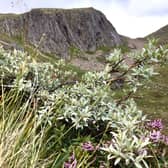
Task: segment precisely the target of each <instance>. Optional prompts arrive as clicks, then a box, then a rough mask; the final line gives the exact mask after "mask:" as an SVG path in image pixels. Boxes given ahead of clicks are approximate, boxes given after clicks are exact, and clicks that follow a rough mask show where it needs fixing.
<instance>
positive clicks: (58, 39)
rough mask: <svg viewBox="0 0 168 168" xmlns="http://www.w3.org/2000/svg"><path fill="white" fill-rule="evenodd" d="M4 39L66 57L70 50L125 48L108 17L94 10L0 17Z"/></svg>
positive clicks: (47, 10)
mask: <svg viewBox="0 0 168 168" xmlns="http://www.w3.org/2000/svg"><path fill="white" fill-rule="evenodd" d="M1 36H8V37H13V38H17V39H20V41H22V42H24V43H27V44H31V45H33V46H39V49H40V50H41V51H42V52H45V53H50V54H56V55H58V56H62V57H67V56H68V55H69V52H70V51H69V50H70V48H78V49H80V50H81V51H85V52H86V51H96V50H97V49H98V48H100V47H104V46H105V47H113V46H116V45H121V44H122V39H121V37H120V36H119V35H118V33H117V32H116V30H115V28H114V27H113V25H112V24H111V23H110V22H109V21H108V20H107V19H106V17H105V15H104V14H103V13H101V12H100V11H97V10H95V9H93V8H83V9H67V10H65V9H33V10H31V11H30V12H27V13H24V14H21V15H13V14H7V15H6V14H5V15H0V39H1Z"/></svg>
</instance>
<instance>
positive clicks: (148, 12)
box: [0, 0, 168, 38]
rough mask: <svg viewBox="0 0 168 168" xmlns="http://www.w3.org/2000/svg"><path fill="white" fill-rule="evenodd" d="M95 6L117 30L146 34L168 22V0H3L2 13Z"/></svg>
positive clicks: (141, 35) (133, 34) (1, 0)
mask: <svg viewBox="0 0 168 168" xmlns="http://www.w3.org/2000/svg"><path fill="white" fill-rule="evenodd" d="M82 7H94V8H96V9H98V10H100V11H102V12H103V13H104V14H105V15H106V17H107V18H108V20H110V21H111V23H112V24H113V25H114V27H115V28H116V30H117V32H118V33H120V34H122V35H126V36H129V37H133V38H134V37H143V36H146V35H147V34H149V33H151V32H153V31H155V30H157V29H159V28H161V27H162V26H164V25H167V24H168V0H29V1H26V0H13V1H12V0H0V13H11V12H12V13H13V12H16V13H22V12H25V11H28V10H30V9H32V8H82Z"/></svg>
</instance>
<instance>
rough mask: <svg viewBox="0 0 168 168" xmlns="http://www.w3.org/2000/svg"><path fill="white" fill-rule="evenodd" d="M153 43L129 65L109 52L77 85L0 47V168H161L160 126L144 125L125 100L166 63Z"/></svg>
mask: <svg viewBox="0 0 168 168" xmlns="http://www.w3.org/2000/svg"><path fill="white" fill-rule="evenodd" d="M153 44H154V41H153V40H152V41H150V42H149V44H148V46H147V47H146V48H145V49H143V50H142V51H141V52H137V53H134V54H132V55H131V57H132V58H133V59H134V63H133V64H132V65H127V64H124V62H123V61H124V58H123V57H122V53H121V50H117V49H116V50H114V52H113V53H111V54H110V56H109V57H107V66H106V68H105V69H104V70H103V71H101V72H85V73H84V72H83V73H81V75H82V76H81V78H80V80H77V79H78V78H77V74H76V73H75V72H74V71H75V70H73V67H71V68H72V70H70V68H68V69H67V65H66V63H65V62H64V61H63V60H58V61H55V62H52V61H51V62H37V61H36V55H33V52H32V55H28V54H27V53H23V52H21V51H16V50H14V51H5V50H4V49H3V48H0V74H1V76H0V85H1V88H0V167H4V168H6V167H7V168H8V167H9V168H20V167H22V168H41V167H43V168H57V167H58V168H59V167H60V168H61V167H62V168H87V167H88V168H100V167H105V168H110V167H116V168H144V167H145V168H150V167H167V165H168V158H167V156H168V136H167V135H165V134H164V133H163V127H164V125H163V124H162V121H161V120H159V119H158V120H154V121H148V120H147V118H146V117H145V116H144V115H143V113H142V111H141V110H139V109H138V107H137V105H136V103H135V101H134V99H133V98H132V95H134V94H135V93H136V91H137V89H139V88H140V87H142V86H144V84H146V81H148V80H150V78H151V77H152V76H153V75H155V74H156V73H155V72H154V69H153V68H154V65H155V64H161V63H163V62H164V63H166V62H167V61H168V50H167V49H166V48H163V47H161V46H160V47H156V46H154V45H153ZM116 72H119V74H118V75H116V74H115V73H116ZM118 92H120V93H123V94H120V96H118ZM116 95H117V96H116Z"/></svg>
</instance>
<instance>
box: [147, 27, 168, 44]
mask: <svg viewBox="0 0 168 168" xmlns="http://www.w3.org/2000/svg"><path fill="white" fill-rule="evenodd" d="M152 37H153V38H158V39H159V43H160V44H168V25H166V26H164V27H162V28H160V29H159V30H157V31H156V32H154V33H152V34H150V35H148V36H146V38H152Z"/></svg>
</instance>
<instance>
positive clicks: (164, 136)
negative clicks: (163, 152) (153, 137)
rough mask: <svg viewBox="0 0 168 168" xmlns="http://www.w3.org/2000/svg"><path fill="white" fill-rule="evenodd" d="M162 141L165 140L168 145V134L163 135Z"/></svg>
mask: <svg viewBox="0 0 168 168" xmlns="http://www.w3.org/2000/svg"><path fill="white" fill-rule="evenodd" d="M162 142H164V143H165V144H166V145H168V136H166V135H162Z"/></svg>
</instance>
